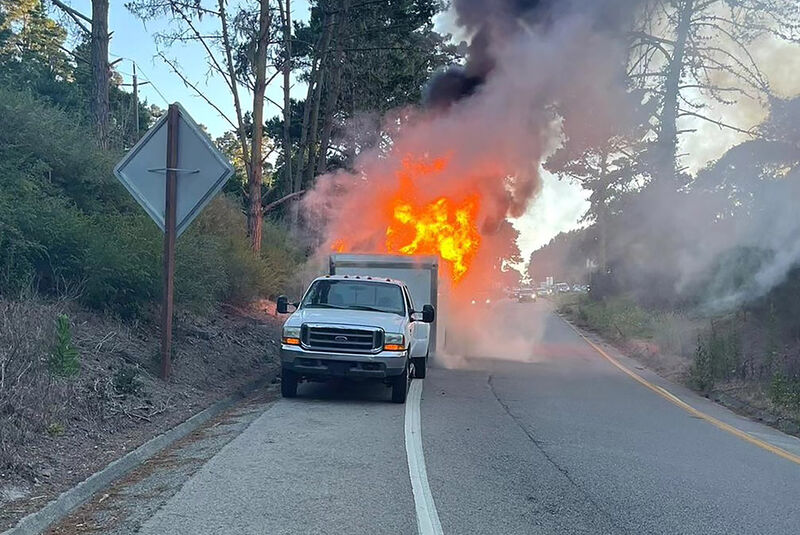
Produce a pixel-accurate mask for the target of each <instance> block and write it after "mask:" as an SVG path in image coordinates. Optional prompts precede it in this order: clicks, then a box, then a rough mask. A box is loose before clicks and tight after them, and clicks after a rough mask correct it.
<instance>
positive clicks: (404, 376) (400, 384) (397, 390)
mask: <svg viewBox="0 0 800 535" xmlns="http://www.w3.org/2000/svg"><path fill="white" fill-rule="evenodd" d="M410 375H411V373H410V369H409V368H408V367H406V369H405V370H403V373H401V374H400V375H398V376H397V377H394V378H392V403H405V402H406V398H407V397H408V387H409V386H410V383H411V377H410Z"/></svg>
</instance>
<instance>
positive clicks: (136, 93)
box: [133, 63, 139, 142]
mask: <svg viewBox="0 0 800 535" xmlns="http://www.w3.org/2000/svg"><path fill="white" fill-rule="evenodd" d="M133 124H134V125H135V128H136V136H134V142H135V141H139V79H138V78H137V77H136V63H133Z"/></svg>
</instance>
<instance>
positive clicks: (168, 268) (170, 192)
mask: <svg viewBox="0 0 800 535" xmlns="http://www.w3.org/2000/svg"><path fill="white" fill-rule="evenodd" d="M167 114H168V115H167V170H166V176H167V180H166V198H165V211H164V302H163V304H162V306H161V378H162V379H164V380H165V381H166V380H167V379H169V374H170V355H171V352H172V298H173V287H174V281H175V224H176V222H175V219H176V216H175V207H176V203H177V199H176V197H177V190H178V173H177V168H178V119H179V116H180V111H179V110H178V106H176V105H175V104H170V105H169V110H168V111H167Z"/></svg>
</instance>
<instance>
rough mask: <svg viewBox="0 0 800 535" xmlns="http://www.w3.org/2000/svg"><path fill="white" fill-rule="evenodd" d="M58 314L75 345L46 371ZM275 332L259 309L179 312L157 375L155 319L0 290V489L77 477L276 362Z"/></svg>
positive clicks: (41, 487)
mask: <svg viewBox="0 0 800 535" xmlns="http://www.w3.org/2000/svg"><path fill="white" fill-rule="evenodd" d="M60 314H67V315H68V316H69V318H70V324H71V328H72V335H73V342H74V345H75V347H76V348H77V349H78V351H79V353H80V359H79V360H80V371H79V373H78V374H77V375H76V376H74V377H54V376H52V375H51V373H50V369H49V367H48V357H49V355H50V353H51V351H52V349H53V344H54V342H55V338H56V318H57V317H58V316H59V315H60ZM276 333H277V324H276V323H275V322H274V321H273V320H271V319H270V317H269V315H268V314H266V313H264V312H263V311H261V310H258V309H253V310H249V311H245V310H223V311H218V312H216V313H215V314H213V315H209V316H205V317H199V316H194V315H191V314H187V313H184V314H179V315H178V316H177V317H176V322H175V336H174V342H175V345H174V349H173V363H174V366H173V375H172V378H171V380H170V382H169V383H165V382H164V381H162V380H161V379H159V378H158V377H157V375H158V354H159V352H158V349H159V341H160V337H159V333H158V331H157V329H156V328H155V327H154V326H152V325H147V324H141V325H140V324H137V323H131V322H122V321H119V320H116V319H114V318H110V317H106V316H103V315H99V314H96V313H91V312H87V311H86V310H85V309H83V308H81V307H80V306H78V305H77V304H76V303H75V302H74V301H70V300H58V301H54V300H45V299H41V298H29V299H25V300H22V301H11V300H6V299H3V298H0V474H2V481H3V483H2V485H0V491H2V490H3V489H4V488H6V487H8V488H26V489H29V490H30V489H32V492H33V493H39V494H43V493H45V492H48V489H51V490H55V487H59V486H64V485H65V484H67V483H68V482H69V481H70V480H80V479H82V477H85V475H88V473H91V472H92V471H93V468H94V465H95V464H98V463H100V464H101V465H102V464H103V463H104V462H108V461H109V460H112V459H114V458H116V457H119V456H120V455H122V454H123V453H125V451H128V450H130V449H132V448H133V447H135V446H136V445H138V444H139V443H141V442H143V441H144V440H147V439H148V438H150V437H151V436H153V434H156V433H158V432H161V431H163V430H164V429H165V428H168V427H170V426H171V425H174V424H175V423H177V421H180V420H181V419H183V418H185V417H186V416H187V415H188V414H192V413H194V412H196V411H197V410H200V409H201V408H203V407H205V406H207V405H208V404H209V403H211V402H213V401H214V400H215V399H219V398H220V397H222V396H224V395H226V394H228V393H230V392H231V390H232V389H235V388H236V387H237V386H238V385H240V384H242V383H243V382H246V381H250V380H253V379H254V378H255V377H259V376H263V375H264V374H266V373H268V372H269V370H272V369H274V368H275V366H276V361H277V358H276V347H277V345H276V342H275V340H276ZM73 482H74V481H73ZM37 488H38V490H37ZM2 501H3V500H2V494H0V502H2ZM4 507H5V504H2V503H0V521H2V520H3V519H4V518H3V517H5V515H4V514H3V513H5V512H7V511H3V508H4Z"/></svg>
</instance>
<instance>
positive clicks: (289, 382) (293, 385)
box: [281, 368, 297, 398]
mask: <svg viewBox="0 0 800 535" xmlns="http://www.w3.org/2000/svg"><path fill="white" fill-rule="evenodd" d="M281 396H283V397H285V398H293V397H297V375H296V374H295V373H294V372H293V371H291V370H286V369H283V368H281Z"/></svg>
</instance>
